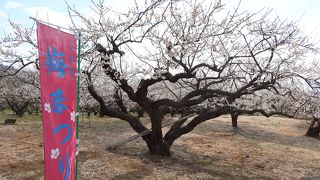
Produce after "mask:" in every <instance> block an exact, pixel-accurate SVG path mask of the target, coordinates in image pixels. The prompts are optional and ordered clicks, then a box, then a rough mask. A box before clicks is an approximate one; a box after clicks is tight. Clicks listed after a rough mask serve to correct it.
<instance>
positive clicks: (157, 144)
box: [146, 109, 170, 156]
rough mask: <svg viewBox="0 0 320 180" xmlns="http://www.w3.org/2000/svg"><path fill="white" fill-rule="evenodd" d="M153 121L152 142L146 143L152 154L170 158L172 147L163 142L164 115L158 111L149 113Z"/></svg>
mask: <svg viewBox="0 0 320 180" xmlns="http://www.w3.org/2000/svg"><path fill="white" fill-rule="evenodd" d="M148 113H149V116H150V120H151V128H152V131H151V141H149V142H146V143H147V145H148V148H149V152H150V153H151V154H156V155H163V156H169V155H170V146H169V145H167V144H166V143H165V142H164V141H163V138H162V137H163V136H162V128H161V121H162V119H163V113H162V112H161V111H160V110H158V109H156V110H154V109H153V110H152V111H151V112H148Z"/></svg>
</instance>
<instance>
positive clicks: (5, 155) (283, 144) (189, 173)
mask: <svg viewBox="0 0 320 180" xmlns="http://www.w3.org/2000/svg"><path fill="white" fill-rule="evenodd" d="M9 116H12V115H8V114H1V115H0V123H2V122H3V121H4V119H6V118H8V117H9ZM39 119H40V118H39V116H25V117H23V118H19V119H18V120H17V125H11V126H10V125H0V157H1V158H0V179H43V173H42V171H43V170H42V164H43V154H42V153H43V152H42V148H43V147H42V129H41V121H40V120H39ZM144 121H145V122H146V123H147V119H145V120H144ZM230 121H231V120H230V117H228V116H222V117H220V118H217V119H214V120H210V121H207V122H205V123H203V124H201V125H200V126H199V127H197V128H196V129H195V130H194V131H192V132H191V133H189V134H187V135H185V136H183V137H182V138H180V139H179V140H177V141H176V142H175V144H174V145H173V147H172V157H170V158H164V157H155V156H149V155H148V153H147V148H146V146H145V144H144V142H143V141H142V140H141V139H138V140H135V141H132V142H130V143H128V144H126V145H125V146H123V147H120V148H118V149H116V150H114V151H105V150H104V149H105V146H106V145H107V146H109V145H112V144H114V143H116V142H118V141H120V140H122V139H125V138H128V137H129V136H131V135H134V134H135V133H134V132H133V131H132V130H131V129H130V128H129V126H128V125H127V124H126V123H124V122H122V121H119V120H116V119H112V118H91V119H88V118H84V119H83V121H82V123H81V127H80V155H79V172H80V174H79V179H320V156H319V150H320V143H319V140H316V139H313V138H308V137H305V136H304V134H305V132H306V130H307V127H308V125H307V124H306V123H305V121H301V120H295V119H287V118H279V117H271V118H265V117H260V116H241V117H239V127H240V128H239V129H237V130H234V129H233V128H232V127H231V126H230V124H231V122H230Z"/></svg>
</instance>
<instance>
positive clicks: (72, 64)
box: [37, 22, 77, 180]
mask: <svg viewBox="0 0 320 180" xmlns="http://www.w3.org/2000/svg"><path fill="white" fill-rule="evenodd" d="M37 37H38V48H39V58H40V89H41V105H42V124H43V144H44V179H45V180H49V179H52V180H59V179H63V180H69V179H72V180H74V179H75V178H76V109H77V77H76V73H77V52H76V50H77V41H76V37H75V35H73V34H68V33H65V32H62V31H60V30H58V29H54V28H52V27H50V26H47V25H44V24H42V23H39V22H38V23H37Z"/></svg>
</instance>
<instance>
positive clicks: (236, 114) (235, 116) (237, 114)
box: [230, 111, 239, 127]
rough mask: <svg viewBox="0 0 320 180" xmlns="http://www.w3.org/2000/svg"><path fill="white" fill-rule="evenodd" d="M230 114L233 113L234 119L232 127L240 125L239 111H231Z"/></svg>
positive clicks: (232, 118)
mask: <svg viewBox="0 0 320 180" xmlns="http://www.w3.org/2000/svg"><path fill="white" fill-rule="evenodd" d="M230 115H231V120H232V127H238V117H239V112H237V111H231V112H230Z"/></svg>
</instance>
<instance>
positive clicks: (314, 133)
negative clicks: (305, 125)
mask: <svg viewBox="0 0 320 180" xmlns="http://www.w3.org/2000/svg"><path fill="white" fill-rule="evenodd" d="M319 123H320V121H319V119H316V118H313V119H312V121H311V124H310V126H309V129H308V131H307V133H306V136H308V137H314V138H319V135H320V124H319Z"/></svg>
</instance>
